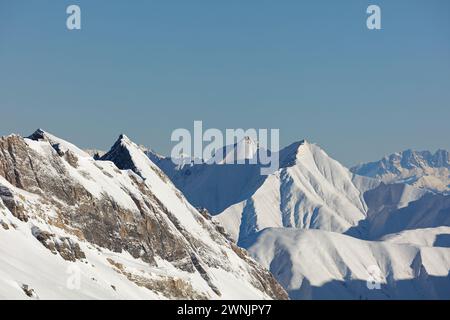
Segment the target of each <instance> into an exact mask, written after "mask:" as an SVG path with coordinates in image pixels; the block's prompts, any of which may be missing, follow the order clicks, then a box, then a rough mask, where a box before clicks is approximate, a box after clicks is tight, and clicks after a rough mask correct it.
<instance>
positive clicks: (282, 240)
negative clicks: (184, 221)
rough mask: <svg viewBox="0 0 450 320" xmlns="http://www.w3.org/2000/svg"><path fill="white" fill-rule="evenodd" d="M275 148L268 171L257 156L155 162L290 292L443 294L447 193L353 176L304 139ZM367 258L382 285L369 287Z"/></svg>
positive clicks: (449, 261)
mask: <svg viewBox="0 0 450 320" xmlns="http://www.w3.org/2000/svg"><path fill="white" fill-rule="evenodd" d="M255 153H257V151H256V152H255ZM279 156H280V169H279V170H278V171H276V172H275V173H273V174H271V175H269V176H261V175H260V170H259V169H260V166H259V165H258V164H249V163H246V164H245V165H236V164H229V163H228V164H207V163H204V164H201V165H194V164H189V165H186V166H179V167H174V166H173V165H170V164H169V162H170V159H167V158H162V157H160V158H159V159H158V161H156V162H155V163H156V164H157V165H159V166H160V167H161V168H162V169H163V170H167V172H168V175H170V177H171V179H172V180H173V182H174V183H175V184H176V185H177V186H178V187H179V189H180V190H182V191H183V192H184V194H185V195H186V197H187V199H188V200H189V201H190V202H191V203H192V204H194V205H195V206H197V207H203V208H206V209H207V210H208V211H209V212H210V213H211V214H212V215H213V220H215V221H218V222H219V223H220V224H221V225H222V226H223V227H224V228H225V230H226V231H227V232H228V233H230V235H231V236H232V238H233V239H234V240H235V241H236V242H237V243H238V244H239V245H240V246H242V247H244V248H247V249H248V250H249V252H250V253H251V254H252V255H253V257H255V259H256V260H257V261H259V262H260V263H261V264H262V265H263V266H265V267H267V268H268V269H269V270H270V271H271V272H272V273H273V274H274V275H275V277H276V278H277V280H278V281H279V282H280V283H281V284H282V285H283V286H284V288H285V289H286V290H288V292H289V294H290V297H291V298H293V299H299V298H312V299H328V298H332V299H343V298H348V299H433V298H438V299H450V278H449V276H448V274H449V270H450V251H449V250H450V220H449V218H450V205H449V201H450V196H446V195H443V194H434V193H431V192H429V190H427V189H425V188H418V187H416V186H412V185H408V184H405V183H393V184H389V183H384V182H383V181H382V179H378V178H377V176H376V175H374V177H375V178H371V177H364V176H360V175H357V174H355V173H352V172H351V171H350V170H348V169H346V168H345V167H343V166H342V165H341V164H339V163H338V162H337V161H336V160H334V159H332V158H331V157H329V156H328V155H327V154H326V153H325V152H324V151H323V150H322V149H321V148H320V147H318V146H317V145H314V144H311V143H308V142H307V141H301V142H297V143H294V144H292V145H290V146H288V147H287V148H285V149H283V150H281V151H280V154H279ZM150 157H151V155H150ZM435 158H436V160H435V162H434V163H435V165H440V164H442V163H443V161H438V160H437V159H439V157H435ZM165 168H166V169H165ZM167 168H169V169H167ZM368 240H371V241H368ZM373 267H376V268H379V269H380V270H381V271H380V279H381V280H380V283H381V289H379V290H370V289H369V288H368V287H367V280H368V279H369V276H370V275H369V272H370V270H371V268H373Z"/></svg>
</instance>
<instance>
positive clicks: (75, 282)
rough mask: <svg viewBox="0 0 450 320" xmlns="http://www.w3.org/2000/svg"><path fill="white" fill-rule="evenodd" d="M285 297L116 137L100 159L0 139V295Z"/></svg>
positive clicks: (136, 150)
mask: <svg viewBox="0 0 450 320" xmlns="http://www.w3.org/2000/svg"><path fill="white" fill-rule="evenodd" d="M28 297H29V298H43V299H68V298H73V299H86V298H87V299H102V298H108V299H131V298H150V299H167V298H170V299H180V298H184V299H248V298H251V299H272V298H275V299H284V298H286V297H287V296H286V293H285V291H284V290H283V289H282V288H281V287H280V285H279V284H278V283H277V282H276V281H275V280H274V278H273V277H272V276H271V275H270V273H268V272H267V271H266V270H264V269H263V268H261V267H259V266H258V265H257V263H256V262H255V261H254V260H253V259H251V258H250V257H249V256H247V254H246V253H245V252H244V251H243V250H241V249H240V248H238V247H237V246H236V245H234V244H233V243H232V242H231V241H229V240H227V238H226V237H225V236H224V235H223V233H222V230H221V228H220V227H218V226H217V225H216V224H215V223H213V222H212V221H210V218H209V217H208V216H205V215H204V214H202V213H200V212H199V211H197V210H196V209H194V208H193V207H192V206H191V205H190V204H189V203H188V202H187V201H186V199H185V198H184V196H183V195H182V194H181V192H179V191H178V190H177V189H176V188H175V186H174V185H173V184H172V183H171V182H170V180H169V179H168V178H167V176H166V175H165V174H164V173H163V172H162V171H161V170H160V169H159V168H158V167H157V166H156V165H155V164H153V163H152V162H151V160H149V158H148V157H147V156H146V155H145V154H144V152H143V150H142V148H140V147H138V146H137V145H136V144H134V143H133V142H131V141H130V140H129V139H128V138H127V137H126V136H123V135H122V136H121V137H120V138H119V140H118V141H117V142H116V143H115V144H114V146H113V147H112V148H111V150H110V151H109V152H108V153H106V154H105V155H104V156H103V157H102V159H101V161H100V160H94V159H93V158H92V157H91V156H90V155H89V154H88V153H86V152H84V151H83V150H81V149H79V148H77V147H76V146H74V145H72V144H70V143H68V142H66V141H64V140H62V139H59V138H57V137H55V136H53V135H51V134H49V133H47V132H44V131H42V130H38V131H36V132H35V133H34V134H33V135H31V136H30V137H29V138H22V137H20V136H18V135H11V136H7V137H2V138H0V298H17V299H23V298H28Z"/></svg>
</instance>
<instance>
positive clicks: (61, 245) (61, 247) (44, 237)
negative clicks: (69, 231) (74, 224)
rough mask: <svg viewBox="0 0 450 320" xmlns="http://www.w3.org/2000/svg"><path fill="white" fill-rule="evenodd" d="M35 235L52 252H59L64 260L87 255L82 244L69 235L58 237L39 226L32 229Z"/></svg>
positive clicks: (72, 259) (83, 257) (74, 259)
mask: <svg viewBox="0 0 450 320" xmlns="http://www.w3.org/2000/svg"><path fill="white" fill-rule="evenodd" d="M31 232H32V233H33V236H34V237H35V238H36V239H37V240H38V241H39V242H40V243H42V244H43V245H44V247H46V248H47V249H49V250H50V251H51V252H52V253H54V254H57V253H59V254H60V255H61V257H62V258H63V259H64V260H67V261H72V262H74V261H76V260H81V259H85V258H86V255H85V254H84V252H83V251H82V250H81V248H80V245H79V244H78V243H76V242H74V241H73V240H72V239H70V238H67V237H59V238H58V237H56V236H55V235H54V234H52V233H50V232H47V231H43V230H40V229H39V228H38V227H33V228H32V229H31Z"/></svg>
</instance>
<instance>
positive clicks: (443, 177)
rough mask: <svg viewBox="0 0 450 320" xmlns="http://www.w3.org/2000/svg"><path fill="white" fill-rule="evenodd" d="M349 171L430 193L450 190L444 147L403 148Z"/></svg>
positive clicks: (449, 167) (448, 161) (448, 157)
mask: <svg viewBox="0 0 450 320" xmlns="http://www.w3.org/2000/svg"><path fill="white" fill-rule="evenodd" d="M351 171H352V172H354V173H356V174H358V175H363V176H368V177H372V178H377V179H381V180H382V181H383V182H385V183H408V184H411V185H413V186H416V187H419V188H424V189H427V190H431V191H434V192H445V193H449V192H450V155H449V152H448V151H446V150H438V151H436V152H435V153H434V154H433V153H431V152H429V151H421V152H420V151H412V150H407V151H403V152H399V153H394V154H392V155H389V156H385V157H384V158H383V159H381V160H379V161H376V162H370V163H363V164H360V165H358V166H355V167H353V168H352V169H351Z"/></svg>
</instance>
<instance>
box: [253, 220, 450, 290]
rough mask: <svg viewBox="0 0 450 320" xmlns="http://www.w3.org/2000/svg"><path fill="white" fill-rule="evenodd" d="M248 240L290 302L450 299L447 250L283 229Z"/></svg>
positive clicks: (330, 233) (266, 232)
mask: <svg viewBox="0 0 450 320" xmlns="http://www.w3.org/2000/svg"><path fill="white" fill-rule="evenodd" d="M248 240H249V241H248V242H247V243H246V244H245V245H246V247H248V250H249V252H250V253H251V254H252V255H253V256H254V257H255V258H256V259H257V260H258V261H259V262H260V263H261V264H262V265H264V266H266V267H267V268H268V269H270V270H271V272H272V273H273V274H274V275H275V277H276V278H277V279H278V281H279V282H280V283H281V284H282V285H283V286H284V287H285V288H286V289H287V290H288V292H289V294H290V297H291V298H293V299H450V276H449V270H450V249H449V248H433V247H420V246H414V245H402V244H394V243H390V242H369V241H362V240H357V239H355V238H352V237H348V236H345V235H341V234H337V233H332V232H325V231H321V230H298V229H286V228H281V229H273V228H269V229H266V230H264V231H262V232H260V233H259V234H258V235H256V236H255V237H254V238H253V239H251V240H250V239H248ZM373 280H374V281H376V282H379V283H380V285H381V286H380V289H376V286H375V285H374V284H375V283H374V282H372V281H373ZM367 281H370V283H369V286H368V285H367Z"/></svg>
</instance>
